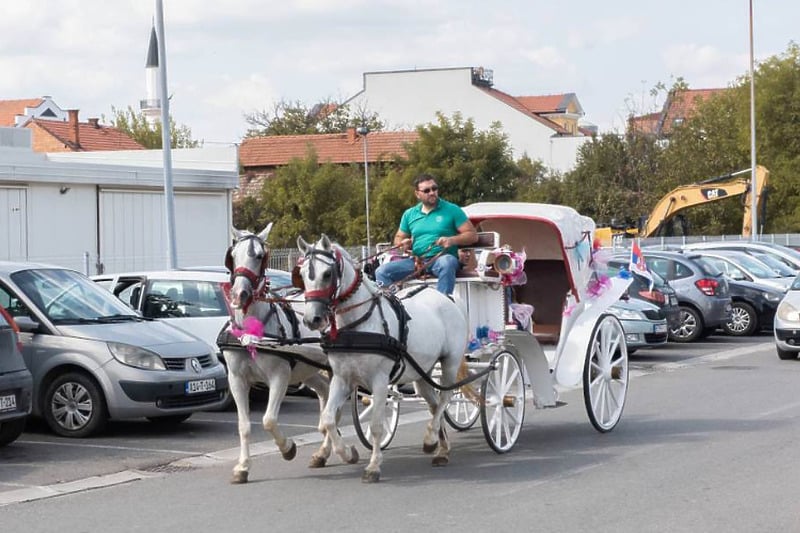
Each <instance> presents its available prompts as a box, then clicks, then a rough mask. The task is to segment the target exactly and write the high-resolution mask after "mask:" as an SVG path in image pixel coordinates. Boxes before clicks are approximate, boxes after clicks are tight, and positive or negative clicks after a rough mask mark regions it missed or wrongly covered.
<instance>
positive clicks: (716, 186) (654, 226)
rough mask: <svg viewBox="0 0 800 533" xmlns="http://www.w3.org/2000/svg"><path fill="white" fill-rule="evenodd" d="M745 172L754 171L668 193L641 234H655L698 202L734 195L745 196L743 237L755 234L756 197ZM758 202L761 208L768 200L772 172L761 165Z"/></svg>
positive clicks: (714, 200) (757, 178)
mask: <svg viewBox="0 0 800 533" xmlns="http://www.w3.org/2000/svg"><path fill="white" fill-rule="evenodd" d="M745 174H748V175H749V174H750V169H747V170H742V171H739V172H734V173H732V174H727V175H725V176H721V177H718V178H712V179H709V180H705V181H701V182H697V183H693V184H691V185H681V186H680V187H677V188H675V189H673V190H672V191H670V192H669V193H667V194H666V195H664V196H663V197H662V198H661V200H659V201H658V203H657V204H656V206H655V207H654V208H653V210H652V211H651V212H650V216H649V217H648V218H647V220H646V221H645V223H644V225H643V227H642V228H641V230H640V231H639V236H640V237H652V236H654V235H656V234H657V233H658V232H659V230H660V229H661V228H662V227H663V226H664V225H665V224H666V223H667V222H669V221H670V220H671V219H672V218H673V217H674V216H675V215H677V214H678V213H680V212H681V211H683V210H685V209H688V208H690V207H694V206H697V205H702V204H707V203H710V202H716V201H718V200H724V199H726V198H730V197H732V196H739V195H744V198H743V204H744V216H743V222H742V236H744V237H749V236H751V235H752V231H753V229H752V228H751V225H752V210H751V209H752V196H751V194H752V193H753V191H751V190H750V185H751V179H750V177H749V176H745ZM755 175H756V180H755V182H756V183H755V186H756V190H755V191H754V192H755V194H756V205H757V209H759V210H760V209H761V206H762V204H763V202H764V190H765V188H766V186H767V181H768V178H769V171H768V170H767V169H766V168H764V167H763V166H761V165H757V166H756V172H755Z"/></svg>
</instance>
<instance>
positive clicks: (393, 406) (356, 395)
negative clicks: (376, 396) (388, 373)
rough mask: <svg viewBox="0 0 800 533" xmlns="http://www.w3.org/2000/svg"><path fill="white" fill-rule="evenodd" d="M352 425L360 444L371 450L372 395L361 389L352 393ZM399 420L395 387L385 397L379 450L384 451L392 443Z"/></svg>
mask: <svg viewBox="0 0 800 533" xmlns="http://www.w3.org/2000/svg"><path fill="white" fill-rule="evenodd" d="M352 398H353V425H354V426H355V428H356V434H357V435H358V439H359V440H360V441H361V444H363V445H364V447H365V448H367V449H368V450H371V449H372V430H371V429H370V427H369V424H370V421H371V420H372V394H370V393H369V392H367V391H365V390H364V389H362V388H360V387H359V388H357V389H356V390H355V391H353V395H352ZM399 420H400V392H398V390H397V387H394V386H392V387H389V395H388V396H387V397H386V413H385V417H384V419H383V438H382V439H381V450H384V449H386V447H387V446H389V443H390V442H392V439H393V438H394V434H395V432H397V424H398V421H399Z"/></svg>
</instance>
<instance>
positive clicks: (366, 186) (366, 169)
mask: <svg viewBox="0 0 800 533" xmlns="http://www.w3.org/2000/svg"><path fill="white" fill-rule="evenodd" d="M356 133H358V134H359V135H360V136H361V137H363V138H364V198H365V205H366V208H367V255H370V254H371V253H372V243H371V242H370V238H369V164H368V163H367V134H368V133H369V128H368V127H366V126H360V127H359V128H358V129H357V130H356Z"/></svg>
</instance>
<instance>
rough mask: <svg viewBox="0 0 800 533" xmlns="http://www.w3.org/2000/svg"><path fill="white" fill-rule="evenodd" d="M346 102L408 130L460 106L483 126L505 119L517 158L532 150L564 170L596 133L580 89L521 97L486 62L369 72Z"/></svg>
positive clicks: (534, 156) (466, 115)
mask: <svg viewBox="0 0 800 533" xmlns="http://www.w3.org/2000/svg"><path fill="white" fill-rule="evenodd" d="M345 103H346V104H347V105H349V106H350V107H351V108H353V109H367V110H369V111H370V112H374V113H377V114H378V115H379V116H380V118H381V120H383V121H384V122H385V123H386V124H388V125H389V126H390V127H395V128H400V129H408V130H412V129H414V128H416V127H417V126H418V125H421V124H428V123H431V122H433V121H435V120H436V113H437V112H440V113H442V114H443V115H445V116H447V117H450V116H452V115H453V114H455V113H457V112H458V113H460V114H461V116H462V117H463V118H464V119H472V120H473V121H474V123H475V126H476V127H478V128H479V129H482V130H488V129H489V128H490V127H491V125H492V124H493V123H495V122H500V124H501V127H502V129H503V132H504V133H505V134H506V135H507V137H508V141H509V144H510V146H511V149H512V152H513V156H514V158H516V159H518V158H520V157H522V156H523V155H527V156H528V157H530V158H531V159H534V160H536V159H538V160H541V161H542V162H543V163H544V164H545V165H547V166H548V167H550V168H552V169H555V170H559V171H567V170H570V169H571V168H572V167H573V166H574V165H575V161H576V156H577V151H578V148H579V147H580V146H581V145H582V144H583V143H584V142H586V141H587V140H589V139H590V137H589V136H587V135H585V133H584V131H582V130H581V129H580V128H579V127H578V120H579V119H580V118H581V117H582V116H583V108H582V107H581V106H580V103H579V102H578V99H577V97H576V96H575V95H574V94H572V93H567V94H563V95H551V96H550V97H536V96H521V97H520V96H516V97H515V96H512V95H510V94H508V93H506V92H503V91H501V90H499V89H496V88H495V87H494V75H493V72H492V71H491V70H489V69H484V68H482V67H459V68H440V69H423V70H402V71H388V72H367V73H365V74H364V88H363V89H362V90H361V92H359V93H358V94H356V95H355V96H353V97H352V98H350V99H349V100H347V101H346V102H345Z"/></svg>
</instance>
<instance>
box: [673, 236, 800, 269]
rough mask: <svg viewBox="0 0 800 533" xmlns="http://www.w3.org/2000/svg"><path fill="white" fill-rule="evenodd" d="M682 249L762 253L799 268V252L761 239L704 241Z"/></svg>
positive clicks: (687, 245) (793, 267) (791, 266)
mask: <svg viewBox="0 0 800 533" xmlns="http://www.w3.org/2000/svg"><path fill="white" fill-rule="evenodd" d="M683 249H684V250H693V251H696V252H697V251H701V250H711V249H715V250H738V251H740V252H745V253H748V254H751V255H752V254H756V253H762V254H767V255H769V256H771V257H774V258H775V259H777V260H778V261H780V262H781V263H783V264H785V265H786V266H788V267H789V268H792V269H794V270H800V252H798V251H797V250H795V249H794V248H789V247H788V246H782V245H780V244H775V243H771V242H763V241H744V240H742V241H705V242H693V243H691V244H686V245H684V246H683Z"/></svg>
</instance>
